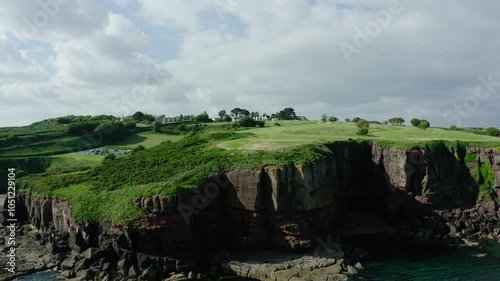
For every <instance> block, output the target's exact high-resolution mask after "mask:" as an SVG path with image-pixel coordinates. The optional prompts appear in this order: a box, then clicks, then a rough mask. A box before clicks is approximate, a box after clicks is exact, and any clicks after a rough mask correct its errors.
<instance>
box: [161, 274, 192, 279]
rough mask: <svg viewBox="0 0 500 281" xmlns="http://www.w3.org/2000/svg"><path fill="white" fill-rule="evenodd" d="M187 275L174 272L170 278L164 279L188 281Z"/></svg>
mask: <svg viewBox="0 0 500 281" xmlns="http://www.w3.org/2000/svg"><path fill="white" fill-rule="evenodd" d="M188 280H189V279H187V277H186V275H184V273H179V274H173V275H172V276H170V277H169V278H167V279H165V280H164V281H188Z"/></svg>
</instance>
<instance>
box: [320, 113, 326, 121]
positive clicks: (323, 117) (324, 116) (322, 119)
mask: <svg viewBox="0 0 500 281" xmlns="http://www.w3.org/2000/svg"><path fill="white" fill-rule="evenodd" d="M327 118H328V116H326V114H323V115H321V122H326V119H327Z"/></svg>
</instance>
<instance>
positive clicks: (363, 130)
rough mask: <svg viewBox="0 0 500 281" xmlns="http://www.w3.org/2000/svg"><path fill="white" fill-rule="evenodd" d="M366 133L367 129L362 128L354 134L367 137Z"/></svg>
mask: <svg viewBox="0 0 500 281" xmlns="http://www.w3.org/2000/svg"><path fill="white" fill-rule="evenodd" d="M356 124H357V123H356ZM368 132H369V130H368V128H366V127H363V128H359V129H358V131H357V132H356V134H357V135H361V136H364V135H368Z"/></svg>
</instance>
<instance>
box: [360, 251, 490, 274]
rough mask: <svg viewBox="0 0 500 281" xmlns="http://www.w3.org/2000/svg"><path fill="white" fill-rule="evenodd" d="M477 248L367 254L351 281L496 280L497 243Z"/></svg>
mask: <svg viewBox="0 0 500 281" xmlns="http://www.w3.org/2000/svg"><path fill="white" fill-rule="evenodd" d="M479 243H480V245H481V246H480V247H462V248H459V249H453V248H437V249H432V248H430V249H429V248H422V249H420V250H417V251H416V253H415V252H413V253H408V252H405V251H399V252H398V251H397V250H395V249H391V250H389V251H387V252H385V253H384V252H383V251H382V252H379V253H377V254H374V255H371V256H370V257H369V258H368V259H367V260H365V261H364V262H363V265H364V267H365V270H364V271H361V272H360V274H359V275H357V276H356V277H354V278H352V280H370V281H431V280H432V281H434V280H441V281H500V243H497V242H494V241H479Z"/></svg>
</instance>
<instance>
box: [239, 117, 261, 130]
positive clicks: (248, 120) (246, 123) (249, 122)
mask: <svg viewBox="0 0 500 281" xmlns="http://www.w3.org/2000/svg"><path fill="white" fill-rule="evenodd" d="M238 125H240V126H242V127H255V126H257V121H255V120H253V118H252V117H250V116H245V117H243V119H241V120H240V121H239V122H238Z"/></svg>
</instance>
